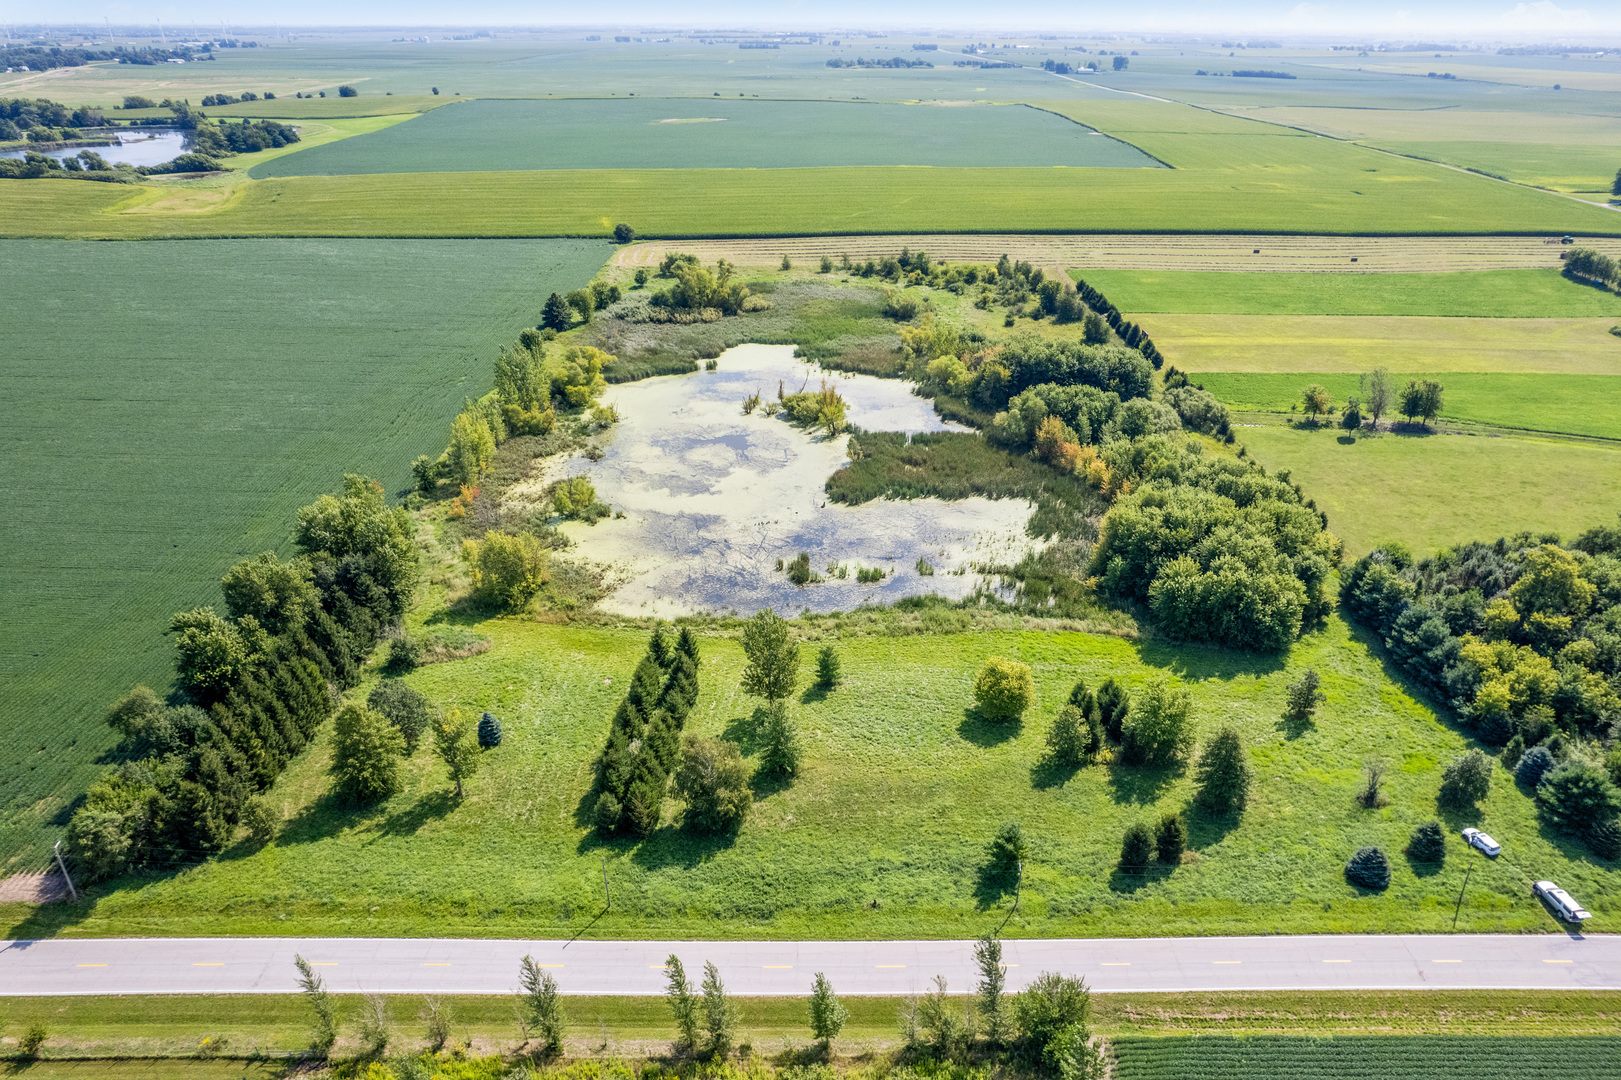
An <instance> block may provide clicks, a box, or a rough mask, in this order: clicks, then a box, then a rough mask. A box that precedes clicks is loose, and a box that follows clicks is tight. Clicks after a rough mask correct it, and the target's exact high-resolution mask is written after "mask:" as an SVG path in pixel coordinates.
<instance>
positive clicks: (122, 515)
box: [0, 185, 608, 869]
mask: <svg viewBox="0 0 1621 1080" xmlns="http://www.w3.org/2000/svg"><path fill="white" fill-rule="evenodd" d="M87 186H88V185H87ZM98 186H99V185H98ZM607 250H608V249H607V248H606V246H605V245H602V244H599V243H596V242H590V241H552V242H535V241H503V242H499V243H483V244H469V243H458V242H453V241H435V242H426V241H308V240H297V241H283V240H271V241H219V242H211V243H170V244H62V243H55V242H49V241H11V242H6V243H5V244H3V245H0V266H3V269H0V282H3V287H0V291H3V292H4V295H5V296H6V303H5V304H4V305H3V308H0V333H3V335H4V337H5V340H6V348H5V349H4V351H3V354H0V378H3V380H4V383H5V386H6V388H7V403H8V405H9V412H10V419H9V420H8V424H7V438H6V446H5V458H4V460H5V468H4V470H3V476H0V497H3V498H4V500H5V502H6V505H7V506H8V508H9V509H8V512H7V513H6V515H5V518H4V521H3V523H0V576H3V578H4V580H5V582H6V587H5V589H4V590H0V793H3V794H0V799H3V801H0V867H6V868H8V869H10V868H18V867H25V868H32V867H33V865H34V864H35V863H37V862H38V861H39V860H40V859H41V857H42V856H43V853H44V852H45V851H48V849H49V845H50V841H51V840H53V839H55V838H56V837H57V836H59V835H60V827H61V825H62V822H63V819H62V818H61V817H60V816H59V815H60V812H61V811H62V809H63V808H64V807H65V806H66V805H67V804H68V803H69V802H70V801H71V800H72V799H74V798H75V797H76V796H77V795H78V793H79V792H81V791H83V790H84V788H85V786H86V785H87V784H88V783H89V780H90V778H91V777H92V776H93V775H94V773H95V770H96V768H97V766H96V765H95V761H96V759H97V757H98V755H100V754H101V753H102V751H104V750H105V749H106V748H107V747H108V745H109V743H110V739H111V732H110V731H108V730H107V729H106V728H105V727H104V726H103V725H102V724H101V717H102V711H103V710H104V709H105V707H106V706H107V704H108V703H109V702H110V701H111V700H112V699H113V698H114V697H115V696H117V695H119V694H121V693H123V692H124V691H126V690H127V689H128V688H129V686H130V685H131V684H132V683H134V682H136V681H137V680H145V681H147V682H149V683H152V684H153V685H155V686H157V687H159V688H162V687H163V686H165V685H166V683H167V679H168V672H169V648H170V646H169V643H168V641H167V640H166V639H165V638H164V636H163V630H164V629H165V626H166V623H167V618H168V616H169V615H170V614H171V613H172V612H173V611H175V610H177V609H181V608H186V607H189V606H191V605H193V604H197V603H204V602H216V600H217V593H218V579H219V575H220V573H221V572H222V571H223V570H224V569H225V568H226V567H227V566H229V565H230V564H231V563H232V562H234V561H236V560H237V559H239V558H241V557H243V556H245V555H248V554H251V553H254V552H257V551H260V550H263V549H266V548H275V547H279V546H281V545H282V544H283V543H284V541H285V540H286V538H287V536H288V533H289V530H290V528H291V522H292V514H293V511H294V510H295V509H296V508H297V507H298V506H300V505H302V504H304V503H306V502H309V501H310V499H311V498H312V497H313V496H314V495H316V494H319V493H320V492H322V491H326V490H330V489H331V488H333V487H335V486H336V485H337V484H338V483H339V481H340V480H341V479H342V476H343V474H344V472H345V471H356V470H358V471H364V472H369V473H372V474H375V475H377V476H379V477H381V478H382V479H383V480H384V481H386V482H387V483H388V484H390V485H392V486H393V487H399V486H400V485H401V484H403V483H404V481H405V480H406V478H407V476H408V463H409V461H410V459H411V457H412V456H413V455H415V454H419V453H423V452H426V451H435V452H437V450H438V449H439V448H440V447H441V446H442V445H443V443H444V431H445V425H446V424H447V423H448V422H449V418H450V417H451V416H452V415H453V414H454V413H455V411H456V409H457V408H458V407H459V406H460V404H461V402H462V399H463V398H464V397H466V396H467V395H469V394H478V393H482V392H483V391H484V390H485V389H487V387H488V385H489V379H490V362H491V360H492V358H493V355H494V352H495V349H496V346H497V345H498V344H502V343H505V342H507V341H510V340H511V339H512V338H513V337H514V336H515V335H516V333H517V331H518V330H519V329H520V328H521V327H523V326H525V325H529V324H533V323H534V322H535V321H536V318H537V314H538V312H539V309H540V304H541V302H542V301H543V300H544V298H545V296H546V294H547V293H548V292H550V291H551V290H552V289H556V288H566V287H574V286H575V285H577V284H578V283H581V282H583V281H585V280H587V279H589V278H590V276H591V275H592V273H593V272H594V271H595V269H596V268H597V266H599V265H600V263H601V262H602V260H603V258H604V257H605V256H606V254H607Z"/></svg>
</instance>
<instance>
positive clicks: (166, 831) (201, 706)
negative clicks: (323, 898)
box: [67, 476, 417, 882]
mask: <svg viewBox="0 0 1621 1080" xmlns="http://www.w3.org/2000/svg"><path fill="white" fill-rule="evenodd" d="M294 543H295V545H296V546H297V548H298V550H299V555H298V556H297V557H296V558H294V559H292V560H289V561H286V562H283V561H282V560H280V559H279V558H278V557H277V556H276V555H275V554H274V553H272V552H265V553H263V554H261V555H258V556H255V557H253V558H250V559H245V560H243V561H242V562H240V563H238V564H237V565H235V566H233V567H232V568H231V569H230V570H229V571H228V572H227V573H226V574H225V577H224V578H223V580H222V591H223V593H224V601H225V609H226V614H225V615H220V614H219V613H218V612H216V611H215V610H214V609H213V608H211V607H204V608H197V609H195V610H193V611H186V612H181V613H179V614H177V615H175V616H174V618H173V620H172V621H171V623H170V626H169V632H170V633H171V634H173V635H174V638H175V653H176V657H175V669H176V677H175V683H174V687H173V690H172V692H171V693H170V694H169V696H168V698H167V699H166V700H165V699H163V698H160V697H159V696H158V695H157V694H156V693H154V692H153V691H151V690H149V689H147V688H146V687H144V686H138V687H136V688H135V689H134V690H133V691H132V692H131V693H130V694H129V695H127V696H126V697H125V698H124V699H123V700H121V701H119V702H118V703H117V704H115V705H114V706H113V707H112V709H111V710H110V711H109V713H108V717H107V722H108V724H109V725H110V726H111V727H112V728H113V730H114V731H116V732H117V733H118V735H119V744H118V747H117V749H116V750H115V752H114V756H115V757H116V758H118V759H119V764H117V765H116V766H115V767H113V768H111V769H109V770H108V771H107V772H106V773H105V774H104V775H103V776H102V777H101V778H100V779H99V780H97V781H96V783H95V784H94V785H92V786H91V788H90V791H89V793H88V795H87V797H86V799H85V802H84V804H83V805H82V806H81V807H80V808H79V809H78V810H77V811H76V812H75V813H74V815H73V818H72V820H71V821H70V822H69V825H68V835H67V847H68V851H69V852H70V853H71V855H72V858H73V860H74V863H75V866H76V869H77V871H78V873H79V875H80V876H81V878H82V879H84V880H85V881H87V882H93V881H98V880H103V879H105V878H110V877H116V876H118V875H120V874H123V873H125V872H128V871H130V870H133V869H140V868H163V867H170V866H175V865H179V864H183V863H187V862H192V861H195V860H198V859H202V858H206V857H208V856H210V855H213V854H217V853H218V852H220V851H222V850H223V849H224V848H226V847H227V846H229V844H230V843H231V841H232V838H233V836H234V835H235V833H236V830H237V828H238V826H240V825H244V824H245V825H247V826H248V827H249V830H250V832H254V833H263V832H265V831H267V830H266V829H265V828H264V827H263V826H262V825H261V824H260V823H258V822H256V820H255V817H256V815H260V816H262V815H264V814H266V813H267V812H268V811H266V810H265V808H264V806H263V804H262V803H255V801H254V800H253V796H254V795H255V794H256V793H258V792H260V791H262V790H264V789H265V788H267V787H269V786H270V784H271V783H273V782H274V781H275V779H276V777H277V776H279V775H281V772H282V770H283V769H285V768H286V767H287V764H288V762H290V761H291V760H292V759H293V758H295V757H297V756H298V754H299V753H300V752H302V751H303V749H304V748H305V746H307V745H308V743H309V740H310V738H311V737H312V736H313V735H314V733H315V731H316V729H317V728H318V727H319V726H320V724H321V723H322V722H323V721H324V720H326V718H327V717H328V716H330V715H331V713H332V710H333V708H334V707H335V705H336V703H337V701H338V698H339V696H340V695H341V693H342V692H343V691H344V690H346V689H349V688H350V687H353V686H354V685H355V684H356V683H357V682H358V681H359V677H360V667H361V665H362V664H363V663H364V662H365V658H366V656H367V654H369V653H370V652H371V650H372V648H373V647H374V646H375V645H376V643H377V640H378V637H379V635H380V633H381V631H382V629H383V628H384V627H386V626H388V625H391V624H392V623H394V622H395V621H396V620H397V619H398V618H399V617H400V615H401V614H403V613H404V611H405V608H406V606H407V605H408V604H409V603H410V599H411V596H412V593H413V592H414V590H415V586H416V580H417V558H416V547H415V543H414V541H413V539H412V535H411V520H410V517H409V515H407V514H406V513H405V512H404V511H403V510H401V509H399V508H397V507H390V506H388V505H387V502H386V500H385V499H384V496H383V489H382V487H381V486H380V485H378V484H377V483H376V482H375V481H372V480H368V479H365V478H363V477H358V476H350V477H346V478H345V481H344V487H343V489H342V490H341V491H339V492H338V493H336V494H334V495H323V496H322V497H321V498H320V499H319V500H317V501H316V502H315V503H313V504H311V505H310V506H306V507H305V508H304V509H303V510H301V511H299V515H298V526H297V529H296V532H295V535H294Z"/></svg>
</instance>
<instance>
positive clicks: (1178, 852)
mask: <svg viewBox="0 0 1621 1080" xmlns="http://www.w3.org/2000/svg"><path fill="white" fill-rule="evenodd" d="M1187 849H1188V823H1187V821H1186V820H1185V819H1184V818H1183V817H1182V815H1181V814H1180V813H1171V814H1166V815H1164V816H1163V817H1161V818H1160V819H1159V827H1158V828H1156V829H1155V830H1154V852H1155V854H1157V855H1158V856H1159V861H1160V862H1162V863H1170V864H1171V865H1172V866H1175V865H1176V864H1177V863H1179V862H1181V861H1182V853H1183V852H1184V851H1186V850H1187Z"/></svg>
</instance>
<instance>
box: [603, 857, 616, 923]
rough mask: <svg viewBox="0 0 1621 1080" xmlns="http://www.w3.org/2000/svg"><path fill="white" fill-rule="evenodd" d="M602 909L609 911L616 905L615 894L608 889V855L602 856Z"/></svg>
mask: <svg viewBox="0 0 1621 1080" xmlns="http://www.w3.org/2000/svg"><path fill="white" fill-rule="evenodd" d="M602 900H603V904H602V910H604V911H607V910H608V909H609V908H611V907H613V906H614V898H613V894H612V893H610V892H609V891H608V856H606V855H604V856H603V857H602Z"/></svg>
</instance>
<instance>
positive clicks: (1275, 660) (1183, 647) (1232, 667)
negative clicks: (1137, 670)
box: [1134, 639, 1285, 682]
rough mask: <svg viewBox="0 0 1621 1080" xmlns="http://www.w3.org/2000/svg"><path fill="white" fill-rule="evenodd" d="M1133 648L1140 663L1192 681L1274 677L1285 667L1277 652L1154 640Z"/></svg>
mask: <svg viewBox="0 0 1621 1080" xmlns="http://www.w3.org/2000/svg"><path fill="white" fill-rule="evenodd" d="M1134 645H1135V648H1136V650H1137V660H1138V662H1139V663H1141V664H1144V665H1146V666H1148V667H1152V668H1158V669H1160V670H1162V671H1166V672H1169V673H1170V674H1172V675H1175V676H1177V677H1178V678H1180V679H1184V680H1187V681H1189V682H1197V681H1202V680H1205V679H1234V678H1238V677H1239V676H1242V675H1251V676H1255V677H1260V676H1263V675H1274V674H1276V673H1278V672H1280V671H1282V670H1283V669H1284V667H1285V664H1284V658H1283V657H1282V656H1281V655H1279V654H1277V653H1255V652H1246V651H1244V650H1242V649H1224V648H1221V647H1219V646H1215V645H1200V644H1193V643H1189V642H1183V643H1171V642H1164V641H1155V640H1152V639H1149V640H1138V641H1137V642H1135V643H1134Z"/></svg>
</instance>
